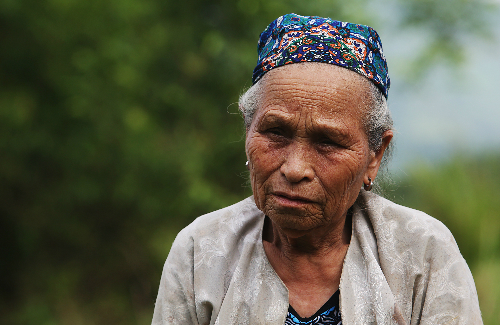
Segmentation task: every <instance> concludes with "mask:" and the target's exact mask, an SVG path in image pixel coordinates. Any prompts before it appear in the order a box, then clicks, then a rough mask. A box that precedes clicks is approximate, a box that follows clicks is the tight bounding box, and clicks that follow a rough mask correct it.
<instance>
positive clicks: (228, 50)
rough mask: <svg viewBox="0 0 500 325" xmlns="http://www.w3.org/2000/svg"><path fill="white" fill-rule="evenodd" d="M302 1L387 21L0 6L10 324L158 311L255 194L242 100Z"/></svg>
mask: <svg viewBox="0 0 500 325" xmlns="http://www.w3.org/2000/svg"><path fill="white" fill-rule="evenodd" d="M412 1H414V2H415V3H417V2H418V1H417V0H412ZM405 3H406V2H405ZM410 3H413V2H410ZM471 10H472V11H473V12H479V14H480V12H481V11H480V6H477V8H476V7H474V8H471ZM475 10H476V11H475ZM286 12H297V13H299V14H306V15H309V14H311V15H313V14H314V15H322V16H331V17H335V18H336V19H341V20H350V21H354V22H359V23H365V24H373V23H375V22H376V21H377V18H376V16H374V15H373V11H372V10H371V9H370V8H369V7H367V1H365V0H356V1H351V2H349V4H347V5H346V4H345V3H344V2H340V1H329V0H328V1H327V0H316V1H307V2H306V1H299V0H293V1H282V0H267V1H263V0H238V1H229V0H218V1H211V2H206V1H199V0H186V1H156V0H142V1H138V0H119V1H118V0H112V1H97V0H88V1H75V0H49V1H35V0H5V1H2V2H0V40H1V44H2V46H1V47H0V137H1V139H2V140H1V141H0V216H1V218H0V247H1V248H0V251H1V260H2V266H1V267H0V290H1V291H0V292H1V295H0V323H8V324H137V323H139V324H147V323H149V322H150V320H151V316H152V310H153V304H154V299H155V296H156V292H157V288H158V282H159V278H160V273H161V265H162V263H163V262H164V260H165V258H166V256H167V254H168V251H169V247H170V244H171V242H172V240H173V238H174V237H175V235H176V233H177V232H178V231H179V229H180V228H182V227H183V226H185V225H186V224H188V223H189V222H190V221H192V220H193V219H194V218H195V217H197V216H199V215H201V214H203V213H206V212H208V211H212V210H215V209H218V208H221V207H223V206H227V205H229V204H231V203H234V202H236V201H238V200H240V199H241V198H243V197H245V196H247V195H249V194H250V190H249V188H248V186H247V185H246V172H245V168H244V162H245V160H246V159H245V154H244V142H243V138H244V129H243V123H242V121H241V119H240V117H239V116H238V114H237V107H236V104H235V103H236V101H237V98H238V94H239V93H240V92H241V90H242V88H243V87H245V86H249V85H250V76H251V71H252V69H253V65H254V63H255V60H256V59H255V50H256V41H257V35H258V34H259V33H260V32H261V31H262V30H263V29H264V27H265V26H266V25H267V24H268V23H269V22H271V21H272V20H273V19H275V18H276V17H277V16H279V15H281V14H284V13H286ZM419 17H420V16H419ZM471 17H472V16H471ZM473 17H475V16H473ZM419 19H421V20H417V21H416V24H417V25H425V24H426V23H427V21H428V20H426V19H425V16H422V17H420V18H419ZM432 19H438V20H439V17H437V16H436V15H434V16H432ZM452 23H454V22H452ZM375 27H376V26H375ZM471 32H472V33H473V32H474V31H471ZM481 193H482V192H481ZM463 223H464V225H469V224H471V222H470V221H467V220H466V221H463ZM457 227H458V226H457ZM460 227H461V226H460ZM450 228H452V226H451V225H450ZM476 228H477V229H479V230H478V231H484V232H488V231H490V230H491V229H492V228H488V227H487V226H486V225H482V226H481V225H479V226H477V227H476ZM457 229H458V228H457ZM460 229H462V228H460ZM460 231H461V230H457V233H460ZM483 241H484V242H481V241H480V243H478V244H477V245H478V246H477V247H483V246H484V247H489V246H488V245H492V243H490V241H491V239H484V240H483ZM474 245H476V244H474ZM481 245H482V246H481ZM466 246H468V245H462V247H464V249H467V248H465V247H466ZM473 247H476V246H473ZM484 249H485V250H484V252H483V254H484V256H486V257H487V256H490V255H491V254H493V253H492V252H489V251H488V250H487V249H486V248H484ZM466 253H467V254H468V255H467V256H468V257H467V258H469V259H470V258H474V254H473V253H468V252H466ZM495 254H496V253H495ZM497 269H498V264H494V263H493V264H488V266H485V267H484V268H483V269H481V272H483V273H484V274H485V277H487V276H488V275H489V276H492V274H494V273H493V272H494V270H497ZM483 273H482V274H483Z"/></svg>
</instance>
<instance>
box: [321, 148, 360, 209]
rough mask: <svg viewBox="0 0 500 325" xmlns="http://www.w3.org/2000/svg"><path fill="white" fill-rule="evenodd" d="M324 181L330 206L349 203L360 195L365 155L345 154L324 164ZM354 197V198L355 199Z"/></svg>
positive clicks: (322, 177) (357, 153) (336, 206)
mask: <svg viewBox="0 0 500 325" xmlns="http://www.w3.org/2000/svg"><path fill="white" fill-rule="evenodd" d="M321 174H322V176H319V179H320V180H321V182H322V185H323V188H324V190H325V194H326V196H327V197H328V202H329V205H330V208H339V207H340V206H343V205H348V204H350V203H351V201H353V200H355V199H356V197H357V196H358V193H359V189H360V188H361V186H362V182H363V176H364V155H363V154H362V153H359V152H352V153H349V154H343V155H341V156H338V157H335V159H331V160H329V161H327V163H325V164H322V170H321ZM353 197H354V199H353Z"/></svg>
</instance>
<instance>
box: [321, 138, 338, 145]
mask: <svg viewBox="0 0 500 325" xmlns="http://www.w3.org/2000/svg"><path fill="white" fill-rule="evenodd" d="M318 143H319V144H320V145H321V146H325V147H333V146H335V147H338V146H339V144H338V143H337V142H335V141H333V140H332V139H330V138H323V139H320V140H319V141H318Z"/></svg>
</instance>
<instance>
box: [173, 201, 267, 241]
mask: <svg viewBox="0 0 500 325" xmlns="http://www.w3.org/2000/svg"><path fill="white" fill-rule="evenodd" d="M263 220H264V214H263V213H262V212H261V211H260V210H259V209H258V208H257V206H256V205H255V201H254V198H253V196H250V197H248V198H246V199H244V200H242V201H240V202H238V203H235V204H233V205H230V206H228V207H225V208H222V209H220V210H216V211H213V212H210V213H207V214H204V215H202V216H200V217H198V218H196V219H195V220H194V221H193V222H192V223H191V224H189V225H188V226H187V227H185V228H184V229H182V230H181V231H180V232H179V234H178V235H177V238H176V241H183V242H186V241H190V242H191V243H192V244H194V245H195V246H196V245H202V246H205V245H204V244H205V243H208V242H211V243H212V244H218V245H224V244H225V242H227V241H228V240H229V241H238V240H246V238H247V237H248V236H250V237H252V238H253V237H255V236H256V233H259V232H261V229H260V228H262V223H263ZM259 227H260V228H259Z"/></svg>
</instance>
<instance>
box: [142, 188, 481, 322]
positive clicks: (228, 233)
mask: <svg viewBox="0 0 500 325" xmlns="http://www.w3.org/2000/svg"><path fill="white" fill-rule="evenodd" d="M353 208H354V210H353V217H352V223H353V227H352V237H351V242H350V245H349V249H348V251H347V254H346V257H345V260H344V265H343V268H342V276H341V280H340V310H341V314H342V324H344V325H359V324H398V325H403V324H407V325H416V324H421V325H424V324H429V325H430V324H433V325H435V324H464V325H465V324H467V325H472V324H482V320H481V313H480V310H479V303H478V299H477V293H476V288H475V286H474V280H473V278H472V275H471V273H470V271H469V268H468V266H467V264H466V262H465V260H464V259H463V257H462V255H461V254H460V251H459V249H458V247H457V244H456V243H455V240H454V238H453V236H452V235H451V233H450V231H449V230H448V229H447V228H446V227H445V226H444V225H443V224H442V223H441V222H439V221H437V220H436V219H434V218H432V217H430V216H428V215H426V214H425V213H422V212H420V211H416V210H413V209H409V208H406V207H403V206H400V205H397V204H394V203H392V202H390V201H388V200H386V199H384V198H382V197H379V196H377V195H375V194H371V193H369V192H365V191H361V192H360V195H359V197H358V200H357V201H356V203H355V204H354V207H353ZM263 224H264V214H263V213H262V212H261V211H260V210H259V209H257V207H256V206H255V203H254V200H253V197H250V198H247V199H246V200H243V201H241V202H239V203H236V204H234V205H232V206H229V207H227V208H224V209H221V210H218V211H215V212H212V213H209V214H206V215H204V216H201V217H199V218H198V219H196V220H195V221H194V222H193V223H192V224H190V225H189V226H188V227H186V228H185V229H183V230H182V231H181V232H180V233H179V234H178V235H177V238H176V239H175V242H174V244H173V245H172V249H171V250H170V253H169V255H168V258H167V261H166V263H165V266H164V269H163V274H162V277H161V282H160V288H159V292H158V297H157V300H156V305H155V311H154V315H153V322H152V324H154V325H156V324H200V325H202V324H210V325H212V324H219V325H230V324H235V325H236V324H237V325H241V324H280V325H282V324H284V322H285V317H286V315H287V312H288V290H287V288H286V286H285V285H284V284H283V282H282V281H281V279H280V278H279V277H278V275H277V274H276V272H275V271H274V269H273V268H272V266H271V265H270V263H269V261H268V259H267V257H266V254H265V252H264V247H263V244H262V229H263Z"/></svg>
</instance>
